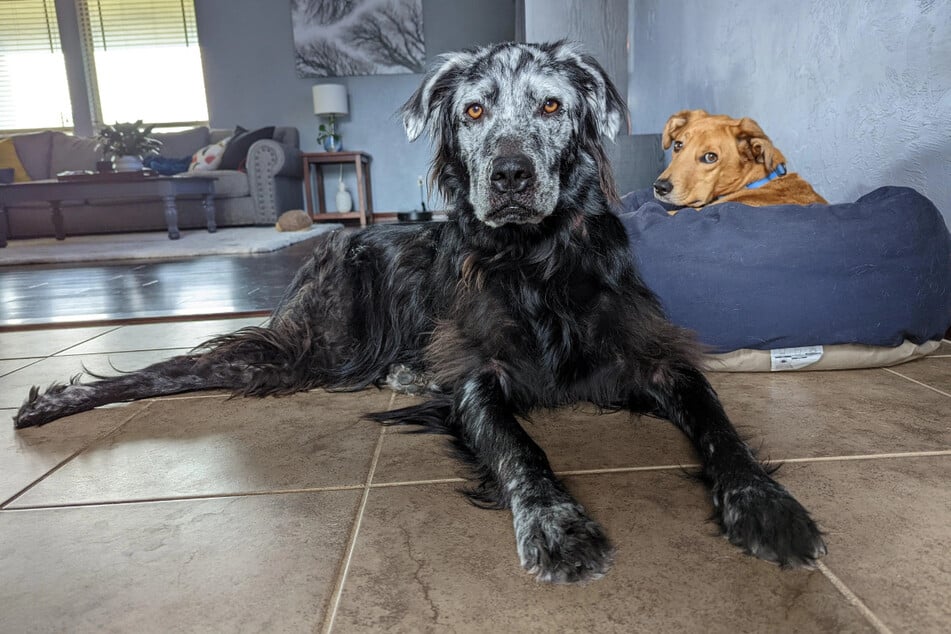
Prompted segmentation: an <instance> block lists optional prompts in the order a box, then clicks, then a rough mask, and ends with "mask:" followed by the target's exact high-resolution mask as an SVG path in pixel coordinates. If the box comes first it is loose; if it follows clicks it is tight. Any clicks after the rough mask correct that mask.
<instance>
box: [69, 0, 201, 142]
mask: <svg viewBox="0 0 951 634" xmlns="http://www.w3.org/2000/svg"><path fill="white" fill-rule="evenodd" d="M79 9H80V23H81V24H80V28H81V32H82V35H83V40H84V46H85V49H86V50H85V60H86V68H87V70H86V75H87V82H88V83H89V88H90V95H91V101H92V103H93V108H92V110H93V112H94V114H93V118H94V119H97V121H94V122H93V123H94V125H95V126H96V127H98V125H99V124H101V123H115V122H117V121H137V120H138V119H142V120H144V121H145V122H146V123H165V124H186V123H194V122H205V121H207V120H208V106H207V103H206V101H205V82H204V78H203V76H202V66H201V54H200V52H199V48H198V32H197V29H196V26H195V5H194V1H193V0H81V1H80V2H79Z"/></svg>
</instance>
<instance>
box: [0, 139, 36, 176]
mask: <svg viewBox="0 0 951 634" xmlns="http://www.w3.org/2000/svg"><path fill="white" fill-rule="evenodd" d="M0 167H7V168H11V169H13V182H14V183H25V182H26V181H28V180H30V175H29V174H27V173H26V168H24V167H23V163H21V162H20V156H19V155H18V154H17V149H16V147H15V146H14V145H13V139H4V140H3V141H0Z"/></svg>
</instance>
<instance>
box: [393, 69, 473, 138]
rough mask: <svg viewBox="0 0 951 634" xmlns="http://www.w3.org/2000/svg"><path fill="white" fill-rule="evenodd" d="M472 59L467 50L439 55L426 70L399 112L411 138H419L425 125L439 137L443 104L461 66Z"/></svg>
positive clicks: (448, 98) (457, 81) (444, 106)
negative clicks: (427, 70)
mask: <svg viewBox="0 0 951 634" xmlns="http://www.w3.org/2000/svg"><path fill="white" fill-rule="evenodd" d="M471 60H472V54H471V53H468V52H461V53H449V54H447V55H442V56H440V58H439V63H438V64H436V65H435V66H434V67H433V68H432V69H431V70H430V71H429V72H428V73H427V74H426V76H425V77H424V78H423V82H422V83H421V84H420V86H419V88H418V89H417V90H416V92H415V93H413V96H412V97H410V98H409V101H407V102H406V103H405V104H403V107H402V109H401V110H400V112H401V114H402V115H403V126H404V127H405V128H406V136H407V137H409V140H410V141H415V140H416V139H418V138H419V136H420V135H421V134H422V133H423V131H424V130H425V129H426V127H427V126H428V127H429V128H430V133H431V135H432V137H433V138H434V139H435V138H438V136H439V125H440V121H441V120H442V119H443V115H444V111H445V108H446V106H447V105H448V102H449V101H450V100H451V97H452V92H453V90H455V88H456V86H457V85H458V83H459V81H460V80H461V71H462V69H464V68H465V67H466V66H467V65H468V64H469V63H470V62H471Z"/></svg>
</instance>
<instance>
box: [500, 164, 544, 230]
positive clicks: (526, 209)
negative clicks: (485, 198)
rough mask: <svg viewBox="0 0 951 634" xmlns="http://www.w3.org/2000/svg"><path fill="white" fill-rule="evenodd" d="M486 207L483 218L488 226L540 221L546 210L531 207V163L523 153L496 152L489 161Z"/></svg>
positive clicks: (532, 176)
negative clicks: (495, 156) (490, 162)
mask: <svg viewBox="0 0 951 634" xmlns="http://www.w3.org/2000/svg"><path fill="white" fill-rule="evenodd" d="M489 182H490V201H491V205H490V209H489V211H488V212H487V213H486V216H485V222H486V223H488V224H489V225H491V226H500V225H503V224H509V223H514V224H525V223H537V222H541V220H542V218H544V217H545V216H546V215H547V214H545V213H540V212H538V211H537V210H536V209H535V205H534V204H533V203H534V194H535V184H536V178H535V166H534V165H533V164H532V161H531V159H529V158H528V157H527V156H525V155H524V154H515V155H512V156H500V157H498V158H496V159H495V160H494V161H492V172H491V175H490V176H489Z"/></svg>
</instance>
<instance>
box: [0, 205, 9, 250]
mask: <svg viewBox="0 0 951 634" xmlns="http://www.w3.org/2000/svg"><path fill="white" fill-rule="evenodd" d="M5 246H7V208H6V207H4V206H3V205H2V204H0V249H2V248H3V247H5Z"/></svg>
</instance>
